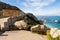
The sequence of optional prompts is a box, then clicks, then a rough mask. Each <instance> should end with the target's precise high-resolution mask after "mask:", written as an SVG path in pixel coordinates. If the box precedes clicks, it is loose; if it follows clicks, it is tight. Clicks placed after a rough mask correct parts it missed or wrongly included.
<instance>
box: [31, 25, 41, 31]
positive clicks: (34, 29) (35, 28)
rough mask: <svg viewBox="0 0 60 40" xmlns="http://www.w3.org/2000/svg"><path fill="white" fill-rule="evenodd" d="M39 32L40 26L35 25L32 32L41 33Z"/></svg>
mask: <svg viewBox="0 0 60 40" xmlns="http://www.w3.org/2000/svg"><path fill="white" fill-rule="evenodd" d="M39 30H40V27H39V25H35V26H32V27H31V31H39Z"/></svg>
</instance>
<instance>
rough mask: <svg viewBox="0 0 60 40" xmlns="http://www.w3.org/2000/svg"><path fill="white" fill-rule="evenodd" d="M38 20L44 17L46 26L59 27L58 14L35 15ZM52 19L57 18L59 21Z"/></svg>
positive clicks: (59, 18)
mask: <svg viewBox="0 0 60 40" xmlns="http://www.w3.org/2000/svg"><path fill="white" fill-rule="evenodd" d="M37 18H38V20H41V19H46V20H47V22H45V23H44V25H45V26H47V27H48V28H58V29H60V16H37ZM54 20H58V21H59V23H54Z"/></svg>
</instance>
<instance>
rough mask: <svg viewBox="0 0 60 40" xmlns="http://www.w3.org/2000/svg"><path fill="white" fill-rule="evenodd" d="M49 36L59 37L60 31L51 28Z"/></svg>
mask: <svg viewBox="0 0 60 40" xmlns="http://www.w3.org/2000/svg"><path fill="white" fill-rule="evenodd" d="M50 34H51V36H52V37H53V38H57V37H60V30H59V29H57V28H51V30H50Z"/></svg>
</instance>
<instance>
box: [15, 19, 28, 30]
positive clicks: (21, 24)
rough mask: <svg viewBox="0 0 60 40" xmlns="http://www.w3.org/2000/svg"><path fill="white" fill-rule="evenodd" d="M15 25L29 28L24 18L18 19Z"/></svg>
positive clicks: (20, 27)
mask: <svg viewBox="0 0 60 40" xmlns="http://www.w3.org/2000/svg"><path fill="white" fill-rule="evenodd" d="M14 25H15V26H16V27H17V28H19V29H28V26H27V23H26V22H25V21H24V20H21V21H16V22H15V23H14Z"/></svg>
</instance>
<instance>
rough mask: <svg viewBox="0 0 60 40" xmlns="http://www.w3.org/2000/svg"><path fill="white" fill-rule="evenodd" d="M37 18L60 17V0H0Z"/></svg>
mask: <svg viewBox="0 0 60 40" xmlns="http://www.w3.org/2000/svg"><path fill="white" fill-rule="evenodd" d="M0 1H2V2H5V3H7V4H10V5H13V6H17V7H18V8H19V9H21V10H22V11H24V12H25V13H32V14H34V15H36V16H42V15H43V16H60V0H0Z"/></svg>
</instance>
